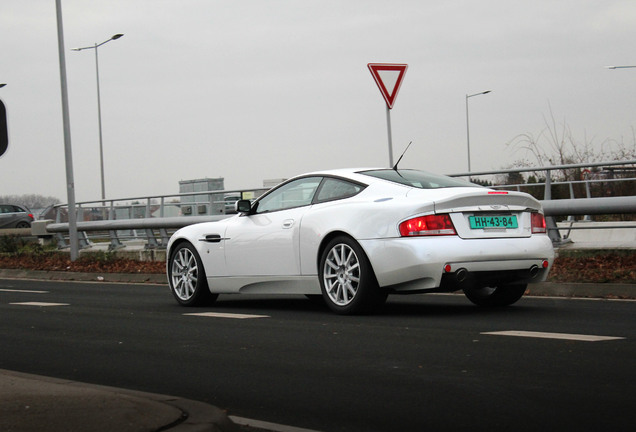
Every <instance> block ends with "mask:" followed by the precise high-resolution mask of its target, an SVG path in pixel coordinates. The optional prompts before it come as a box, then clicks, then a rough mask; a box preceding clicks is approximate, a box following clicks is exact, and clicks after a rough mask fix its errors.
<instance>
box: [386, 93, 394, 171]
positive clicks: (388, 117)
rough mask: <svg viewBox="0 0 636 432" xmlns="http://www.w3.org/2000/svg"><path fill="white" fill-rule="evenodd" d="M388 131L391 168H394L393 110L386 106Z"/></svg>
mask: <svg viewBox="0 0 636 432" xmlns="http://www.w3.org/2000/svg"><path fill="white" fill-rule="evenodd" d="M386 129H387V133H388V135H389V168H393V137H392V135H393V134H392V133H391V110H390V109H389V106H388V105H387V106H386Z"/></svg>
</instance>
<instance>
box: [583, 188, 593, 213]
mask: <svg viewBox="0 0 636 432" xmlns="http://www.w3.org/2000/svg"><path fill="white" fill-rule="evenodd" d="M585 196H586V197H588V198H592V192H591V191H590V181H589V180H588V179H587V178H586V179H585ZM583 220H584V221H587V222H591V221H592V216H590V215H585V216H583Z"/></svg>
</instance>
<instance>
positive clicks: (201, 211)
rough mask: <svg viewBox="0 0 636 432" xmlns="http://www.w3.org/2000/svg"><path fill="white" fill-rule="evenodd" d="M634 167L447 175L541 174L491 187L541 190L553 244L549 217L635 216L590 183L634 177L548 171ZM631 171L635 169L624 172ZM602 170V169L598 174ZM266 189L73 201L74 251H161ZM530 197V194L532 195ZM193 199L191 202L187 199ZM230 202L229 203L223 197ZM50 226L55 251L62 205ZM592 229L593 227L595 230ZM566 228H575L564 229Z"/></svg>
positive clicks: (626, 200) (635, 184) (634, 202)
mask: <svg viewBox="0 0 636 432" xmlns="http://www.w3.org/2000/svg"><path fill="white" fill-rule="evenodd" d="M628 165H631V166H635V165H636V160H629V161H619V162H604V163H592V164H572V165H558V166H548V167H538V168H537V167H535V168H519V169H510V170H499V171H482V172H470V173H460V174H451V175H450V176H451V177H468V178H470V179H472V180H473V181H474V180H475V179H476V178H478V177H484V176H500V175H510V174H519V173H526V172H532V173H537V172H544V173H545V181H544V182H541V183H531V184H526V183H524V184H521V183H519V184H498V185H493V186H491V187H493V188H504V189H516V190H521V189H524V188H526V189H527V188H539V187H542V188H543V200H542V205H543V208H544V212H545V214H546V216H547V218H546V219H547V224H548V230H549V235H550V238H551V239H552V241H553V242H554V243H555V244H558V243H560V242H562V241H563V240H564V239H563V238H562V237H561V235H560V233H559V228H558V227H557V225H556V221H555V217H557V216H568V217H572V216H578V215H580V216H584V217H585V219H588V220H589V219H590V216H591V215H599V214H634V213H636V194H635V193H633V192H632V193H631V195H628V196H620V197H598V196H597V197H593V196H592V189H593V185H595V184H610V183H626V184H629V185H630V186H629V187H630V189H631V190H632V191H633V190H634V189H636V176H632V177H630V178H621V179H612V178H593V177H590V178H585V179H583V180H574V181H569V182H552V180H551V172H552V171H555V170H571V169H583V170H582V172H587V173H591V172H592V171H589V169H590V168H591V169H594V168H598V167H605V168H608V167H612V169H617V168H613V167H619V166H623V167H624V166H628ZM629 169H630V170H634V171H636V168H629ZM601 172H602V171H601ZM559 185H565V186H567V188H568V189H569V191H570V198H569V199H558V200H552V190H553V187H555V186H559ZM576 185H583V186H584V189H585V191H586V197H585V198H576V197H575V193H574V190H575V186H576ZM266 190H267V189H251V190H228V191H210V192H192V193H185V194H176V195H162V196H151V197H137V198H126V199H116V200H103V201H89V202H81V203H77V210H76V211H77V216H78V217H77V221H78V223H77V230H78V236H79V242H80V247H82V248H86V247H89V246H90V245H91V244H92V243H93V242H97V241H102V242H110V244H109V248H110V249H119V248H122V247H124V242H125V241H131V240H143V241H144V242H145V246H146V247H148V248H161V247H165V245H166V243H167V241H168V239H169V238H170V235H171V234H172V232H174V231H175V230H176V229H178V228H181V227H183V226H186V225H190V224H193V223H198V222H205V221H214V220H220V219H223V218H225V217H228V214H230V213H232V212H233V204H234V203H233V202H234V201H235V200H236V199H238V198H239V197H240V198H243V199H253V198H257V197H258V196H260V195H261V194H263V193H264V192H265V191H266ZM535 195H536V194H535ZM193 198H196V199H193ZM228 198H231V199H228ZM51 211H52V212H53V217H50V219H53V220H55V223H52V224H50V225H48V227H47V232H48V233H54V234H55V235H56V236H57V239H58V246H59V247H60V248H64V247H67V243H66V240H67V238H66V236H65V234H67V233H68V230H69V228H68V223H65V219H66V217H65V216H67V215H68V213H67V212H68V209H67V206H66V205H59V206H55V207H53V209H52V210H51ZM624 227H626V228H636V224H634V225H624ZM595 228H597V227H595ZM570 229H581V227H578V228H570Z"/></svg>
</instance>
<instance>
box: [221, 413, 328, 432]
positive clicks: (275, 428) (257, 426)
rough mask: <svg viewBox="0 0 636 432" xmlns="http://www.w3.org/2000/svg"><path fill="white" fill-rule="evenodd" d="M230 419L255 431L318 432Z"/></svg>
mask: <svg viewBox="0 0 636 432" xmlns="http://www.w3.org/2000/svg"><path fill="white" fill-rule="evenodd" d="M228 417H229V418H230V420H232V421H233V422H234V423H236V424H238V425H241V426H250V427H253V428H255V429H264V430H268V431H274V432H318V431H316V430H312V429H304V428H299V427H294V426H286V425H281V424H276V423H269V422H265V421H260V420H253V419H248V418H244V417H236V416H228Z"/></svg>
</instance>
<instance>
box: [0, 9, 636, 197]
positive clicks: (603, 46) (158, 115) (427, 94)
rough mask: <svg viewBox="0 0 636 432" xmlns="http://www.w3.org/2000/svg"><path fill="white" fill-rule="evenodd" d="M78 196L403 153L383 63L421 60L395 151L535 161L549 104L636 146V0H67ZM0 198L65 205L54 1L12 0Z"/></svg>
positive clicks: (454, 167) (484, 162)
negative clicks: (516, 144) (385, 93)
mask: <svg viewBox="0 0 636 432" xmlns="http://www.w3.org/2000/svg"><path fill="white" fill-rule="evenodd" d="M62 12H63V24H64V39H65V45H66V50H65V53H66V66H67V78H68V86H69V105H70V121H71V131H72V148H73V164H74V178H75V192H76V200H77V201H88V200H94V199H99V198H100V197H101V187H100V175H99V134H98V121H97V119H98V115H97V91H96V73H95V53H94V50H85V51H80V52H76V51H71V50H70V49H71V48H74V47H83V46H90V45H94V44H95V43H100V42H103V41H105V40H107V39H108V38H110V37H111V36H112V35H114V34H116V33H123V34H124V35H125V36H124V37H122V38H120V39H118V40H114V41H111V42H108V43H107V44H106V45H104V46H102V47H100V48H99V74H100V89H101V107H102V126H103V143H104V161H105V176H106V197H107V198H125V197H137V196H146V195H164V194H173V193H177V192H178V191H179V184H178V182H179V180H189V179H195V178H205V177H209V178H216V177H224V178H225V186H226V189H237V188H250V187H259V186H261V185H262V181H263V179H271V178H286V177H290V176H293V175H295V174H300V173H303V172H307V171H313V170H319V169H328V168H341V167H351V166H354V167H358V166H365V167H366V166H387V165H388V163H389V160H388V159H389V158H388V146H387V124H386V109H385V103H384V100H383V99H382V97H381V94H380V92H379V90H378V88H377V86H376V84H375V82H374V81H373V79H372V77H371V74H370V73H369V70H368V69H367V63H370V62H378V63H384V62H389V63H391V62H393V63H406V64H408V65H409V68H408V71H407V73H406V75H405V78H404V81H403V83H402V87H401V90H400V93H399V95H398V97H397V99H396V102H395V104H394V107H393V109H392V110H391V120H392V129H393V146H394V154H395V158H396V159H397V157H398V156H399V154H400V153H401V152H402V150H403V149H404V148H405V147H406V145H407V144H408V143H409V141H413V145H412V146H411V149H410V150H409V152H408V153H407V156H405V158H404V160H403V162H402V163H401V165H402V166H403V167H410V168H421V169H425V170H429V171H435V172H439V173H456V172H463V171H466V169H467V157H466V107H465V101H466V99H465V96H466V95H467V94H474V93H478V92H481V91H485V90H492V92H491V93H489V94H486V95H482V96H476V97H473V98H470V99H469V109H470V144H471V153H472V158H471V162H472V169H473V171H475V170H489V169H498V168H502V167H504V166H507V165H509V164H510V163H512V162H513V161H514V160H517V159H520V158H523V157H524V153H523V152H522V151H520V150H517V151H516V152H515V151H514V150H513V148H511V146H509V145H507V143H509V142H510V141H511V140H513V139H514V138H515V137H516V136H518V135H519V134H524V133H532V134H535V135H538V134H539V133H540V132H541V131H542V129H544V127H545V123H544V117H546V116H549V115H550V107H551V109H552V112H553V113H554V116H555V119H556V121H557V122H558V123H559V124H567V126H568V127H569V128H570V129H571V130H572V133H573V135H574V137H575V138H577V139H579V140H581V141H588V142H591V143H592V144H593V145H598V146H599V147H600V145H601V143H603V141H605V140H607V139H610V140H617V141H621V140H623V141H624V142H625V144H628V145H630V146H631V145H633V143H634V128H636V69H617V70H609V69H606V68H605V66H607V65H636V1H634V0H624V1H618V0H617V1H612V0H604V1H598V0H595V1H591V0H590V1H588V0H570V1H559V0H533V1H515V0H500V1H488V0H481V1H478V2H477V1H455V0H444V1H422V0H413V1H406V0H405V1H402V0H390V1H381V0H333V1H332V0H318V1H314V0H295V1H292V0H279V1H267V0H91V1H86V0H62ZM0 53H1V54H2V55H1V56H0V83H6V84H7V85H6V86H5V87H4V88H0V99H1V100H2V101H3V102H4V103H5V105H6V107H7V111H8V122H9V139H10V144H9V150H8V151H7V153H6V154H5V155H4V156H3V157H1V158H0V195H7V194H31V193H36V194H41V195H46V196H55V197H58V198H59V199H61V200H62V201H63V202H66V201H67V196H66V177H65V163H64V137H63V129H62V109H61V91H60V73H59V62H58V45H57V24H56V9H55V1H54V0H29V1H25V0H1V1H0Z"/></svg>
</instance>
